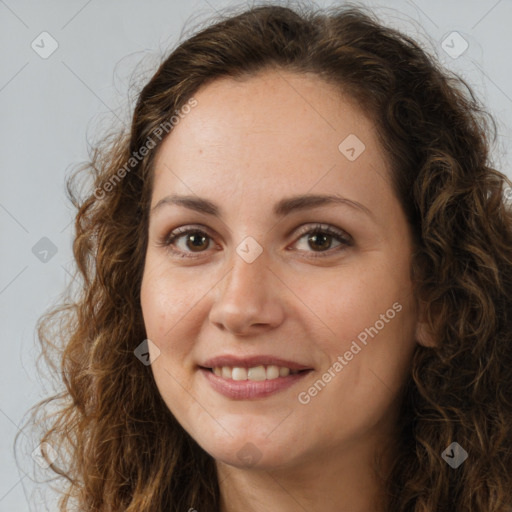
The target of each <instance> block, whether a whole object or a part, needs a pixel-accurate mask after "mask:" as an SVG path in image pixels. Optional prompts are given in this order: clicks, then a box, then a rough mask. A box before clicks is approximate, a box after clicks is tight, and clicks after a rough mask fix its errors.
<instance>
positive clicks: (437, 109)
mask: <svg viewBox="0 0 512 512" xmlns="http://www.w3.org/2000/svg"><path fill="white" fill-rule="evenodd" d="M268 69H274V70H277V71H279V70H286V71H292V72H295V73H299V74H300V73H313V74H315V75H316V76H318V77H320V78H322V79H324V80H325V81H327V82H329V83H332V84H335V85H336V86H337V87H338V88H339V90H341V91H342V92H344V93H345V94H347V95H348V97H349V98H352V99H353V100H355V101H356V104H357V105H358V106H359V108H360V109H361V111H363V112H364V113H365V114H367V115H369V116H370V118H371V119H372V120H373V121H374V123H375V126H376V128H377V131H378V136H379V140H380V142H381V144H382V148H383V150H384V154H385V155H386V157H387V159H388V161H389V164H390V165H389V168H390V169H391V170H392V187H393V190H394V192H395V194H396V196H397V198H398V200H399V202H400V204H401V206H402V208H403V211H404V213H405V214H406V218H407V220H408V222H409V224H410V226H411V229H412V233H413V239H414V253H413V257H412V261H411V267H410V273H411V276H412V280H413V284H414V292H415V294H416V297H417V298H418V300H419V301H420V302H421V303H422V304H423V305H424V307H425V312H426V313H425V315H426V321H427V325H428V329H429V330H430V332H431V334H432V337H433V339H435V340H436V344H435V346H421V345H420V344H417V345H416V347H415V351H414V355H413V359H412V364H411V367H410V372H409V374H408V377H407V380H406V382H405V383H404V388H403V389H404V393H403V400H402V404H401V414H400V419H399V423H398V425H397V431H398V432H399V441H398V443H399V444H398V445H397V446H396V458H395V459H394V462H393V466H392V470H391V471H390V474H389V478H388V481H387V482H386V488H387V490H388V493H387V495H388V498H389V499H388V502H387V503H386V504H385V507H386V508H385V510H388V511H390V512H391V511H392V512H434V511H435V512H441V511H450V512H469V511H474V512H505V511H506V510H509V509H508V508H507V507H509V506H510V505H511V504H512V450H511V439H512V371H511V368H512V212H511V210H510V208H509V205H508V202H507V200H506V196H507V195H508V194H507V193H506V192H507V190H510V188H507V187H510V186H511V185H512V184H511V182H510V180H509V179H508V178H507V177H506V175H504V174H503V173H501V172H499V171H497V170H495V169H494V168H493V167H492V164H491V163H490V156H489V151H490V147H491V143H492V142H494V141H495V138H496V135H495V133H496V124H495V121H494V120H493V118H492V116H491V115H490V114H489V113H488V112H486V111H485V109H484V108H483V107H482V106H481V103H480V102H479V100H478V99H477V98H476V97H475V94H474V93H473V91H472V90H471V87H470V86H469V85H468V84H467V83H466V82H465V81H464V80H463V79H462V78H460V77H459V76H458V75H457V74H455V73H453V72H449V71H447V70H445V69H444V68H443V67H442V66H441V65H440V64H439V63H438V62H437V61H436V59H435V57H433V56H432V55H430V54H429V53H428V52H427V50H425V49H423V48H421V47H420V45H419V43H417V42H415V41H413V40H412V39H411V38H410V37H408V36H406V35H404V34H402V33H401V32H399V31H398V30H395V29H393V28H390V27H386V26H383V25H382V23H380V22H379V21H378V19H377V18H376V16H375V14H374V13H373V12H372V11H370V10H369V9H368V8H364V7H361V6H358V5H354V4H348V5H344V6H342V7H336V8H329V9H324V10H320V9H313V8H307V9H306V8H303V7H296V8H289V7H285V6H281V5H260V6H253V7H251V8H249V9H247V10H244V11H243V12H238V13H235V14H233V13H232V14H231V15H229V16H227V15H224V16H223V17H222V18H221V19H216V20H215V22H214V23H213V22H212V23H210V24H209V25H208V26H206V27H202V28H201V29H200V30H198V31H197V32H196V33H194V34H193V35H192V36H190V37H188V38H187V39H186V40H184V41H182V42H181V43H180V44H178V45H177V46H176V48H175V49H174V50H173V51H172V52H171V53H170V54H169V56H168V57H166V58H165V59H163V58H162V62H161V64H160V66H159V68H158V70H157V71H156V73H155V74H154V76H153V77H152V78H151V79H150V81H149V82H148V83H147V84H146V85H145V86H144V88H143V89H142V91H141V92H140V95H139V96H138V100H137V103H136V105H135V108H134V112H133V118H132V123H131V127H130V131H129V132H127V131H125V130H123V129H118V130H117V131H116V132H115V133H113V134H111V135H109V136H107V137H105V138H104V140H103V142H101V143H98V144H96V145H95V146H94V148H92V150H91V153H90V159H89V160H90V161H89V162H87V164H85V165H83V166H81V167H80V169H78V170H76V172H75V173H73V175H72V176H70V177H69V178H68V181H67V192H68V195H69V197H70V198H71V201H72V202H73V204H74V206H75V207H76V209H77V214H76V220H75V230H76V234H75V237H74V240H73V254H74V258H75V260H76V278H77V279H79V280H80V290H79V293H78V295H77V296H74V297H71V293H69V299H68V300H66V301H65V302H64V303H63V304H60V305H59V306H58V307H53V308H51V309H50V310H49V311H48V312H46V313H45V314H44V315H43V316H42V317H41V318H40V319H39V322H38V325H37V332H38V336H39V340H40V343H41V345H42V352H41V356H44V358H45V360H46V361H47V363H48V364H49V365H50V366H51V367H52V368H53V369H54V370H55V374H56V375H57V378H58V380H59V382H60V383H61V385H62V386H61V390H60V391H59V392H58V393H57V394H55V395H53V396H52V397H50V398H47V399H46V400H43V401H42V402H39V403H38V404H37V405H35V406H34V407H33V408H32V412H33V414H32V416H31V420H30V421H32V422H33V423H34V424H43V423H44V424H45V425H46V427H45V428H44V432H42V433H41V435H40V436H39V442H41V443H48V444H49V445H51V446H52V447H53V448H54V449H55V450H56V452H57V453H58V454H59V457H58V459H57V460H48V463H50V462H51V465H50V468H51V470H52V471H53V473H52V474H56V475H59V476H60V477H61V478H63V479H64V480H63V481H64V483H65V486H64V487H63V488H61V489H60V491H61V493H62V496H61V498H60V501H59V510H60V511H61V512H64V511H68V510H71V507H72V504H76V506H77V509H79V510H80V511H81V512H88V511H96V512H97V511H102V512H103V511H104V512H107V511H109V512H113V511H119V510H123V511H125V512H161V511H163V510H168V511H178V510H187V509H189V508H190V506H193V507H196V508H197V509H199V510H201V511H212V512H215V511H218V510H219V503H220V493H219V485H218V480H217V472H216V468H215V461H214V460H213V458H212V457H211V456H210V455H209V454H207V453H206V452H205V451H204V450H202V449H201V448H200V447H199V445H198V444H197V443H196V442H195V441H194V439H192V438H191V436H190V435H189V434H188V433H187V432H186V431H185V430H184V429H183V428H182V426H181V425H180V424H179V423H178V422H177V420H176V419H175V418H174V416H173V415H172V413H171V412H170V410H169V409H168V407H167V406H166V404H165V403H164V401H163V399H162V397H161V396H160V394H159V392H158V389H157V387H156V385H155V381H154V378H153V375H152V373H151V369H150V367H149V366H146V365H143V364H141V363H140V361H139V360H138V359H137V358H136V357H134V349H135V348H136V347H137V346H138V345H139V344H140V343H141V341H142V340H144V339H145V338H146V333H145V327H144V322H143V318H142V314H141V305H140V288H141V281H142V275H143V270H144V262H145V252H146V247H147V230H148V214H149V211H148V208H149V201H150V197H151V189H152V177H153V162H154V161H155V155H156V154H157V151H158V148H159V147H160V146H161V143H162V140H165V137H164V138H162V139H161V140H159V141H158V142H157V143H156V147H154V148H152V149H151V150H150V151H148V152H147V154H146V155H145V156H144V157H141V158H140V159H137V160H136V161H131V160H130V159H133V155H134V154H135V152H137V151H138V149H139V148H141V147H143V146H144V145H145V144H146V142H147V140H148V138H149V137H150V136H151V135H152V134H153V133H155V130H157V129H158V127H159V126H162V125H163V123H166V122H168V121H169V119H170V118H171V116H173V114H174V113H175V112H176V111H179V109H180V108H182V107H183V106H184V105H186V103H187V102H188V101H190V99H191V98H193V95H194V94H195V93H196V92H197V91H198V89H199V88H201V87H204V86H205V85H206V84H208V83H210V82H211V81H213V80H215V79H217V78H219V77H233V78H250V77H251V76H253V75H254V74H256V73H258V72H260V71H262V70H268ZM128 161H131V162H132V163H131V164H130V165H131V167H130V168H129V169H128V170H127V169H126V163H127V162H128ZM132 164H133V165H132ZM123 168H124V172H123V173H120V169H123ZM84 172H85V173H86V175H87V176H92V178H93V181H94V189H90V190H87V193H86V195H85V197H83V198H80V199H79V198H78V193H77V191H76V189H77V186H76V181H75V180H76V178H77V177H78V176H79V175H82V174H81V173H84ZM120 174H121V176H120ZM107 183H110V186H109V187H107V186H106V184H107ZM49 405H52V407H53V412H52V413H51V414H50V413H49V412H45V411H46V407H47V406H49ZM40 414H42V415H43V416H42V417H43V418H44V420H45V421H44V422H42V423H38V420H37V418H38V417H39V415H40ZM48 422H50V423H48ZM454 441H458V442H460V444H461V445H463V447H464V448H465V450H466V451H467V452H468V454H469V460H468V461H467V462H466V463H465V464H462V465H461V466H460V467H458V468H457V469H456V470H454V469H453V468H451V467H449V465H448V464H446V463H445V461H444V460H443V458H442V457H441V455H442V453H443V451H444V450H445V449H446V448H447V447H448V446H449V445H450V444H451V443H452V442H454ZM43 456H45V457H47V458H48V454H47V453H45V452H43Z"/></svg>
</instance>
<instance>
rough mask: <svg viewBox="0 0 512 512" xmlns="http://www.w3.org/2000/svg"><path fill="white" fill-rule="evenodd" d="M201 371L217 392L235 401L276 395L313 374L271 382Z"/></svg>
mask: <svg viewBox="0 0 512 512" xmlns="http://www.w3.org/2000/svg"><path fill="white" fill-rule="evenodd" d="M199 370H200V371H201V373H202V374H203V375H204V376H205V377H206V379H208V382H209V383H210V384H211V386H212V388H213V389H214V390H215V391H217V392H219V393H220V394H221V395H224V396H226V397H228V398H233V399H235V400H251V399H255V398H265V397H267V396H270V395H274V394H276V393H279V392H280V391H284V390H285V389H287V388H289V387H290V386H293V385H294V384H295V383H297V382H299V381H301V380H302V379H303V378H304V377H305V376H306V375H309V373H310V372H311V370H308V371H305V372H300V373H297V374H295V375H288V376H287V377H278V378H277V379H270V380H233V379H225V378H224V377H219V376H218V375H215V374H214V373H213V372H212V371H210V370H207V369H206V368H199Z"/></svg>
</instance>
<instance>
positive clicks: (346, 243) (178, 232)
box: [157, 224, 353, 258]
mask: <svg viewBox="0 0 512 512" xmlns="http://www.w3.org/2000/svg"><path fill="white" fill-rule="evenodd" d="M190 233H197V234H200V235H206V236H207V237H208V238H209V239H210V240H212V241H213V238H212V237H211V236H210V235H209V234H208V232H206V231H205V230H204V229H201V228H199V227H194V226H186V227H181V228H177V229H175V230H174V231H172V232H171V233H169V234H168V235H167V236H165V237H164V238H163V239H162V240H160V241H159V242H158V243H157V245H158V246H160V247H165V248H166V249H167V250H168V251H169V252H170V253H171V254H172V255H173V256H178V255H180V256H181V257H182V258H198V257H200V255H201V253H202V252H206V251H199V252H197V253H193V252H187V251H180V250H176V249H174V248H173V247H172V246H173V242H175V241H176V240H178V239H180V238H181V237H183V236H184V235H187V234H190ZM316 234H325V235H329V236H332V237H333V238H334V239H335V240H336V241H338V242H340V243H341V244H342V246H339V247H338V248H335V249H327V250H326V251H320V252H317V253H316V254H315V256H308V257H310V258H325V257H329V256H331V255H332V253H331V251H336V252H339V251H343V250H345V249H346V248H347V247H350V246H352V245H353V242H352V239H351V238H350V237H349V236H348V235H346V234H345V233H344V232H343V231H341V230H338V229H336V228H333V227H331V226H329V225H325V224H316V225H314V226H313V227H309V229H308V230H303V231H301V232H300V236H299V237H298V238H297V240H296V242H298V241H299V240H300V239H301V238H303V237H304V235H316ZM336 249H337V250H336ZM306 252H310V251H306ZM313 252H314V251H313Z"/></svg>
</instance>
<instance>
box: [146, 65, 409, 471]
mask: <svg viewBox="0 0 512 512" xmlns="http://www.w3.org/2000/svg"><path fill="white" fill-rule="evenodd" d="M195 99H196V100H197V106H196V107H195V108H194V109H193V110H191V111H190V113H188V114H187V115H186V116H184V117H183V119H181V121H180V122H179V124H178V125H176V126H175V127H174V129H173V131H172V133H171V134H170V135H169V136H168V137H167V139H166V140H165V141H164V143H163V145H162V146H161V148H160V150H159V153H158V155H157V156H158V158H157V159H156V166H155V180H154V188H153V192H152V200H151V208H152V211H151V215H150V222H149V243H148V248H147V254H146V261H145V268H144V275H143V281H142V289H141V304H142V311H143V317H144V322H145V326H146V331H147V337H148V339H149V340H151V342H152V344H150V352H151V357H152V360H153V362H152V365H151V368H152V371H153V375H154V378H155V381H156V384H157V386H158V389H159V391H160V394H161V396H162V397H163V399H164V401H165V403H166V404H167V406H168V407H169V409H170V410H171V411H172V413H173V414H174V416H175V417H176V418H177V420H178V421H179V422H180V424H181V425H182V426H183V427H184V428H185V430H187V431H188V432H189V434H190V435H191V436H192V437H193V438H194V439H195V440H196V441H197V442H198V444H199V445H200V446H202V447H203V448H204V450H206V451H207V452H208V453H209V454H210V455H212V456H213V457H214V458H215V459H217V460H218V461H221V462H224V463H227V464H230V465H234V466H237V467H244V466H251V467H260V468H272V467H277V466H279V467H284V466H288V465H289V466H290V467H292V466H294V465H297V464H301V463H306V462H308V460H313V459H315V458H317V459H318V458H320V459H321V458H322V457H325V456H326V455H327V454H333V453H336V452H340V451H342V450H347V449H350V447H353V446H356V445H361V444H364V443H370V442H371V440H372V439H374V440H375V439H376V438H377V437H378V435H379V433H382V432H388V431H392V425H393V422H394V421H395V412H396V409H395V407H396V399H397V396H398V393H399V391H400V387H401V385H402V383H403V381H404V379H405V377H406V373H407V371H408V367H409V364H410V359H411V355H412V352H413V350H414V346H415V343H416V339H415V333H416V329H417V313H416V311H417V308H416V303H415V300H414V298H413V295H412V283H411V281H410V278H409V267H410V260H411V251H412V246H411V236H410V232H409V228H408V224H407V222H406V219H405V216H404V213H403V211H402V209H401V207H400V205H399V202H398V200H397V198H396V197H395V195H394V193H393V191H392V189H391V186H390V183H389V178H388V176H389V169H388V167H387V162H386V159H385V157H384V154H383V152H382V150H381V148H380V147H379V144H378V139H377V134H376V132H375V128H374V126H373V124H372V122H371V120H369V119H367V118H366V117H364V115H363V114H362V112H361V111H360V110H359V109H358V108H357V107H356V106H355V105H354V104H353V103H352V102H350V101H349V100H348V99H347V98H344V97H343V96H341V95H340V93H339V91H338V90H337V89H335V88H334V87H333V86H332V85H330V84H327V83H324V82H323V81H322V80H321V79H320V78H318V77H315V76H313V75H311V76H310V75H296V74H292V73H284V72H279V74H278V73H276V72H272V71H266V72H264V73H260V74H258V75H257V76H253V77H251V78H249V79H246V80H244V81H235V80H232V79H229V78H225V79H224V78H223V79H219V80H217V81H215V82H212V83H211V84H209V85H207V86H206V87H204V88H203V89H201V90H200V91H199V92H198V93H197V94H196V95H195ZM171 196H174V200H172V199H171V198H170V197H171ZM182 196H187V197H188V200H179V199H177V198H179V197H182ZM298 196H306V197H305V198H302V199H296V198H297V197H298ZM312 196H315V198H313V197H312ZM320 196H321V197H320ZM325 196H330V197H331V198H334V200H331V201H329V200H327V199H325ZM322 197H323V199H322Z"/></svg>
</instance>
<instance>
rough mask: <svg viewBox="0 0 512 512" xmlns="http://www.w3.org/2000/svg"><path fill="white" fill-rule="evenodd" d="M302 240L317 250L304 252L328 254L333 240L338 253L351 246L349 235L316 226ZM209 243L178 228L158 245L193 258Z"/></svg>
mask: <svg viewBox="0 0 512 512" xmlns="http://www.w3.org/2000/svg"><path fill="white" fill-rule="evenodd" d="M306 227H307V226H306ZM306 237H307V238H306ZM303 238H306V243H307V244H309V247H311V248H314V247H315V246H316V247H317V248H318V249H317V250H314V251H306V252H320V253H325V252H327V251H329V252H330V250H331V245H332V240H333V239H334V240H336V241H337V242H339V245H338V246H337V247H338V251H339V250H343V249H344V248H346V247H349V246H351V245H353V242H352V239H351V237H350V236H349V235H347V234H345V233H344V232H343V231H341V230H339V231H338V229H335V228H333V227H331V226H322V225H316V226H313V227H309V229H307V230H302V232H301V233H300V236H299V238H298V239H297V242H298V241H300V240H301V239H303ZM182 240H184V241H185V246H184V247H183V248H182V249H179V248H178V249H175V248H174V247H178V243H179V242H180V241H182ZM210 241H213V239H212V237H210V235H209V234H208V233H207V232H205V231H203V230H202V229H198V228H178V229H176V230H174V231H173V232H171V233H170V235H169V236H167V237H166V238H165V239H164V240H163V241H162V242H161V243H160V244H159V245H162V246H165V247H167V248H168V249H169V250H170V251H171V252H172V253H174V254H176V255H178V254H179V255H181V257H189V258H190V257H191V258H194V257H196V256H194V255H193V254H191V253H201V252H204V251H205V250H206V249H208V248H209V246H210ZM334 249H336V247H335V248H334ZM322 256H324V255H323V254H321V255H318V256H313V257H322Z"/></svg>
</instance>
